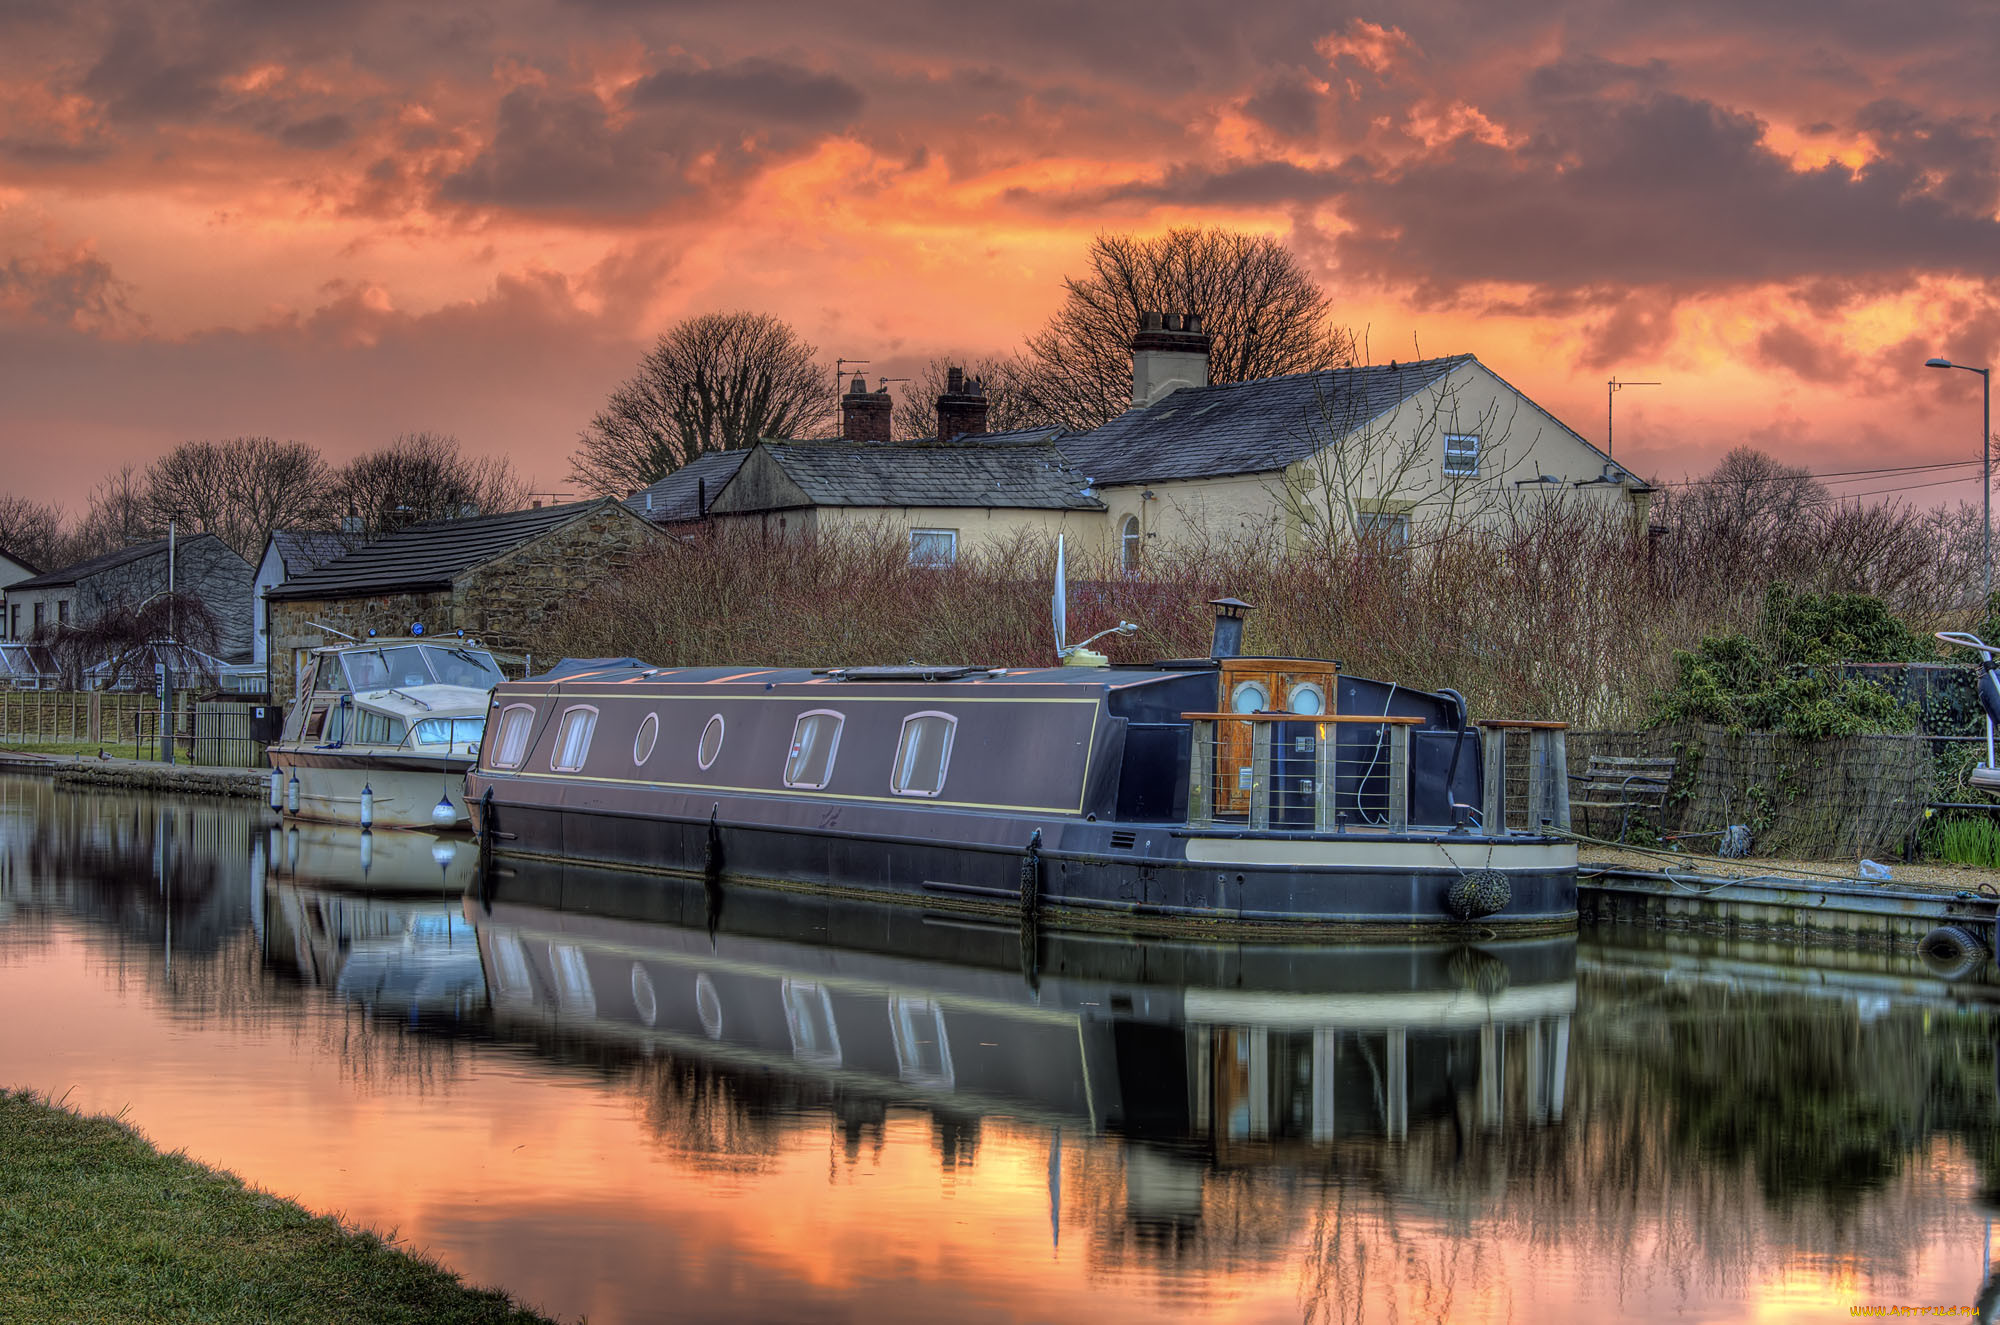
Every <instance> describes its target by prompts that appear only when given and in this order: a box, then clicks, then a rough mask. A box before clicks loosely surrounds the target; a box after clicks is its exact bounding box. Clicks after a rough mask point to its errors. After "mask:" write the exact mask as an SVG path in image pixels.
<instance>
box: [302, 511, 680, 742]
mask: <svg viewBox="0 0 2000 1325" xmlns="http://www.w3.org/2000/svg"><path fill="white" fill-rule="evenodd" d="M662 537H664V535H663V534H662V533H661V532H660V530H659V529H658V528H657V527H656V526H654V525H652V524H649V523H648V522H647V521H646V520H645V519H643V518H641V517H640V516H639V515H636V514H634V513H633V512H632V511H631V510H629V509H628V508H626V507H625V506H623V505H621V504H620V503H619V502H617V501H615V500H612V499H610V498H605V499H603V500H600V501H590V502H572V503H569V504H566V505H561V506H543V507H537V508H535V509H532V510H526V511H514V512H511V513H510V514H507V515H489V516H483V517H480V518H477V519H471V520H440V521H433V522H431V523H428V524H420V525H411V526H410V527H409V528H407V529H399V530H396V531H395V532H394V533H390V534H385V535H383V536H382V537H380V538H377V539H375V540H373V541H371V542H368V543H364V544H362V545H361V546H360V547H357V548H355V549H354V550H353V551H352V552H349V553H347V554H346V555H345V556H341V557H336V558H334V559H333V560H331V561H328V562H325V563H323V564H321V565H319V566H316V567H314V568H313V569H311V570H308V571H305V572H304V573H302V574H300V575H298V576H296V577H294V578H291V579H287V580H286V581H285V582H284V583H283V584H281V585H279V586H278V587H277V588H275V589H273V590H271V591H270V592H269V593H268V594H267V595H266V596H265V601H266V602H267V603H268V604H269V614H270V637H269V640H270V644H269V648H270V659H271V673H272V675H271V697H272V698H273V699H274V700H276V701H277V702H279V703H284V702H286V701H288V700H289V699H290V698H291V697H292V695H293V694H294V693H295V691H296V685H295V682H294V677H295V676H296V675H297V671H298V668H299V667H300V666H301V665H303V663H304V662H305V660H306V657H307V655H308V654H309V653H310V651H311V650H313V649H315V648H318V647H320V646H321V645H324V644H328V643H333V642H336V641H337V640H338V638H339V637H338V636H337V635H331V634H329V633H328V631H327V630H325V629H322V628H321V627H327V628H330V629H331V630H334V631H341V632H344V633H346V634H348V635H353V636H356V637H365V636H366V635H367V634H368V632H369V631H371V630H372V631H374V632H376V633H377V634H378V635H383V636H390V635H405V634H408V633H410V629H411V627H412V626H413V625H421V626H422V627H423V630H424V633H426V634H445V633H449V632H452V631H458V630H463V631H464V632H465V633H466V634H467V635H469V636H474V637H476V638H478V639H479V640H481V641H482V642H483V643H485V644H486V645H487V646H488V647H490V648H493V649H497V650H500V651H502V652H514V653H519V652H522V651H524V650H526V649H527V648H528V647H529V646H530V645H531V644H532V642H533V638H534V634H535V631H536V628H537V627H538V626H539V625H540V624H541V623H542V621H543V620H544V619H545V618H547V617H549V616H550V615H552V614H553V613H554V612H556V611H557V610H558V609H560V608H561V607H563V606H564V605H565V604H566V603H568V602H569V601H570V600H571V599H573V598H574V597H575V596H576V595H577V594H579V593H581V592H583V591H584V590H586V589H588V588H589V587H590V586H591V585H593V584H595V583H596V582H597V581H598V580H600V579H601V578H602V577H603V576H605V575H607V574H610V573H612V572H614V571H616V570H617V569H619V568H620V567H622V566H623V565H624V564H625V563H626V562H627V561H628V560H629V559H630V558H631V556H632V555H633V554H634V553H636V552H638V551H639V550H641V549H642V548H644V547H646V546H648V545H649V544H651V543H653V542H654V541H655V540H657V539H660V538H662ZM550 661H554V660H553V659H551V660H550Z"/></svg>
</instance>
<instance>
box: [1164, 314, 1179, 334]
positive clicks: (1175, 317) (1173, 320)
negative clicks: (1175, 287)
mask: <svg viewBox="0 0 2000 1325" xmlns="http://www.w3.org/2000/svg"><path fill="white" fill-rule="evenodd" d="M1180 329H1181V315H1180V314H1179V313H1169V314H1167V330H1168V331H1179V330H1180Z"/></svg>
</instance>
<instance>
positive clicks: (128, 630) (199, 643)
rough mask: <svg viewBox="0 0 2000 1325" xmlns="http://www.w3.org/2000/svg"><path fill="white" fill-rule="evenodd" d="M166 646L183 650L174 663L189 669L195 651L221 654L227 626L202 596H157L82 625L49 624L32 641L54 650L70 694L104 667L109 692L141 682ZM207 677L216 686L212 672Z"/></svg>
mask: <svg viewBox="0 0 2000 1325" xmlns="http://www.w3.org/2000/svg"><path fill="white" fill-rule="evenodd" d="M163 641H171V643H172V644H173V645H178V646H179V648H178V649H176V650H174V655H175V656H174V657H173V659H172V661H173V663H174V664H175V665H177V666H181V667H185V666H187V665H188V664H189V663H190V662H192V661H194V660H193V659H192V658H191V657H190V654H189V651H198V652H200V653H204V654H207V655H209V656H210V657H213V656H215V655H216V654H217V653H219V652H220V651H221V646H222V626H221V623H220V622H218V621H217V620H216V618H215V614H214V613H213V612H211V611H210V610H209V607H208V604H207V603H206V602H205V601H203V600H202V599H201V598H200V597H198V596H196V595H194V594H187V593H157V594H154V595H152V596H151V597H150V598H147V599H145V600H144V601H142V602H130V601H126V602H118V603H112V604H111V605H109V606H108V607H106V608H105V610H104V611H102V612H99V613H97V614H96V615H94V616H91V617H88V618H87V619H85V620H82V621H77V622H63V623H61V624H59V625H58V624H55V623H53V622H51V623H48V624H45V625H43V626H42V627H41V628H40V629H39V630H37V631H35V632H34V634H33V635H31V636H30V637H29V640H28V642H29V643H31V644H44V645H47V646H48V649H49V652H50V653H51V654H53V655H54V656H55V659H56V665H57V666H58V667H59V668H61V669H62V675H63V684H64V686H65V688H67V689H70V690H81V689H82V688H83V679H84V673H85V672H87V671H89V670H90V669H91V668H93V667H95V666H97V665H98V664H99V663H105V664H108V666H107V669H106V676H105V678H104V680H103V683H102V684H103V685H104V687H105V688H112V687H116V686H119V685H122V684H128V683H130V682H132V681H135V680H138V679H139V678H140V677H141V676H142V675H143V674H144V673H145V672H146V671H148V670H150V668H151V667H152V664H153V663H154V662H155V661H157V659H156V658H155V657H154V650H155V646H156V644H161V642H163ZM204 672H205V679H207V680H208V681H211V682H212V681H214V679H215V677H214V675H213V671H212V669H207V668H205V667H204Z"/></svg>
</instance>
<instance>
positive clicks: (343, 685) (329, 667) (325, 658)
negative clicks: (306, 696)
mask: <svg viewBox="0 0 2000 1325" xmlns="http://www.w3.org/2000/svg"><path fill="white" fill-rule="evenodd" d="M347 688H348V686H347V677H346V675H345V674H344V673H343V672H342V671H341V670H340V657H339V655H337V654H332V653H323V654H321V655H320V659H319V675H318V676H317V677H316V678H315V679H314V681H313V689H315V690H345V689H347Z"/></svg>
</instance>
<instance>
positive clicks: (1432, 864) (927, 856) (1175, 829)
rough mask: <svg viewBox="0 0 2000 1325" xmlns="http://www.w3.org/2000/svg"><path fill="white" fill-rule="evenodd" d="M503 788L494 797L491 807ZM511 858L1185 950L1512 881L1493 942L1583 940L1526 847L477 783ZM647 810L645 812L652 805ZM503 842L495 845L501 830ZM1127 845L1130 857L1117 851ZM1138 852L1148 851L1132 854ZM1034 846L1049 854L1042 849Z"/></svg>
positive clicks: (1520, 840)
mask: <svg viewBox="0 0 2000 1325" xmlns="http://www.w3.org/2000/svg"><path fill="white" fill-rule="evenodd" d="M487 786H493V787H494V789H495V793H496V794H495V796H494V797H493V800H492V801H491V802H490V805H489V804H488V803H486V802H482V801H480V800H479V799H478V796H479V795H483V792H484V789H485V787H487ZM469 790H470V791H471V792H472V793H474V797H475V799H474V809H475V811H481V812H483V811H482V806H486V807H487V808H490V809H491V811H492V820H491V823H490V824H489V825H484V826H482V825H479V824H475V827H476V828H479V830H480V831H481V832H482V833H488V836H487V846H488V848H489V849H490V851H491V852H492V853H494V854H495V855H498V856H520V857H529V858H536V859H542V860H554V861H568V862H587V863H592V864H598V865H610V866H615V867H620V868H624V869H630V870H639V871H649V872H657V873H663V874H671V875H684V876H685V875H692V876H696V877H706V878H708V879H710V880H711V881H712V882H713V883H714V884H716V885H717V886H721V887H724V888H727V887H741V886H752V887H758V888H769V889H778V890H783V891H788V892H809V893H821V894H828V895H834V896H841V897H850V898H865V899H873V900H883V901H890V902H899V903H904V904H908V905H914V906H920V907H923V908H924V909H926V910H930V911H938V912H952V913H959V914H965V915H973V916H987V917H995V916H1002V917H1006V918H1008V919H1010V920H1018V919H1019V918H1021V917H1023V916H1027V917H1030V918H1032V919H1033V920H1034V922H1035V923H1037V924H1040V925H1046V926H1051V927H1055V928H1074V929H1080V930H1115V931H1118V932H1123V933H1153V934H1169V935H1173V934H1178V935H1223V934H1227V935H1235V936H1254V935H1258V934H1265V935H1269V936H1285V937H1293V936H1298V935H1300V934H1301V933H1304V932H1312V933H1326V934H1337V933H1344V932H1358V931H1378V932H1379V931H1382V930H1385V929H1393V930H1396V931H1399V932H1402V933H1404V934H1409V935H1429V934H1450V933H1461V932H1463V931H1464V930H1465V929H1466V928H1467V922H1466V921H1465V920H1463V919H1461V918H1460V917H1459V916H1457V915H1455V914H1454V913H1453V910H1452V907H1451V905H1450V901H1449V895H1450V894H1451V892H1452V889H1453V885H1454V884H1456V883H1458V882H1460V881H1461V880H1462V879H1464V878H1465V877H1466V875H1468V874H1469V873H1472V872H1474V871H1480V870H1495V871H1498V872H1499V873H1500V874H1501V875H1503V876H1504V877H1505V880H1506V884H1507V900H1506V904H1505V905H1504V906H1503V907H1502V908H1501V909H1500V910H1499V911H1497V912H1494V913H1491V914H1487V915H1484V916H1480V917H1478V918H1477V919H1476V921H1475V922H1473V923H1475V924H1476V926H1477V927H1479V928H1481V929H1484V930H1488V931H1492V932H1494V933H1506V934H1517V935H1527V934H1541V933H1566V932H1570V931H1573V930H1574V929H1575V928H1576V923H1577V910H1576V849H1575V846H1574V845H1573V844H1572V843H1569V842H1566V841H1563V840H1560V839H1557V838H1553V837H1541V836H1530V835H1526V834H1516V835H1511V836H1508V837H1483V836H1479V835H1474V834H1458V835H1452V834H1400V835H1391V834H1387V833H1372V832H1371V833H1352V834H1309V833H1300V834H1289V835H1274V834H1270V833H1258V834H1255V835H1252V834H1249V833H1245V832H1241V831H1236V832H1232V831H1231V830H1229V829H1226V828H1218V829H1215V830H1199V829H1189V828H1186V827H1184V826H1182V825H1178V824H1171V823H1150V824H1134V823H1129V822H1123V823H1110V822H1099V823H1090V822H1083V821H1078V820H1073V819H1061V818H1033V817H1027V816H1013V815H1005V814H969V813H968V814H949V813H944V812H941V811H938V810H935V809H931V810H923V811H912V810H904V811H900V812H898V811H895V810H880V809H874V808H873V807H856V806H851V805H848V806H835V805H815V804H814V803H812V802H796V801H794V802H772V801H768V800H764V799H760V798H754V797H742V798H730V797H722V798H716V797H713V796H711V797H707V798H699V797H693V796H682V795H676V794H674V793H670V792H666V791H657V792H654V793H653V794H652V795H649V796H645V797H643V798H640V797H628V798H626V799H629V800H631V801H632V803H631V804H629V805H620V804H618V803H617V798H613V797H607V796H603V795H599V796H596V797H593V798H591V800H590V802H588V803H586V802H583V800H582V798H578V797H566V796H564V795H563V794H562V788H561V786H560V784H555V785H552V784H548V783H539V784H537V783H529V784H521V783H512V784H509V785H506V786H504V787H501V786H498V785H496V782H495V781H490V780H486V779H484V778H482V776H481V775H480V774H479V773H478V772H477V771H475V773H474V774H473V777H472V779H471V781H470V783H469ZM641 800H643V802H644V803H643V804H642V803H640V802H641ZM489 829H490V833H489V832H488V830H489ZM1114 834H1116V835H1117V836H1118V839H1119V842H1118V843H1116V844H1115V843H1114V841H1113V835H1114ZM1128 838H1129V840H1130V843H1131V845H1129V846H1125V845H1123V844H1122V843H1123V842H1124V841H1125V840H1127V839H1128ZM1031 844H1032V845H1031Z"/></svg>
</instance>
